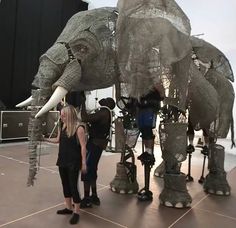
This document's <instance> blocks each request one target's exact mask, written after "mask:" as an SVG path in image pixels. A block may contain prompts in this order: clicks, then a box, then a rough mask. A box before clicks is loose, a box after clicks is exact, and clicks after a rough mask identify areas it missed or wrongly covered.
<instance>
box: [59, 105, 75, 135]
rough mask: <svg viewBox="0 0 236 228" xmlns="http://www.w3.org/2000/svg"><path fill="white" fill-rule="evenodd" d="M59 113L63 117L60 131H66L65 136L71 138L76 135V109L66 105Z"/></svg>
mask: <svg viewBox="0 0 236 228" xmlns="http://www.w3.org/2000/svg"><path fill="white" fill-rule="evenodd" d="M61 112H63V113H64V115H65V121H64V123H63V127H62V129H63V130H64V129H66V134H67V136H68V137H71V136H73V135H74V134H75V133H76V130H77V128H78V126H79V120H78V118H77V112H76V109H75V108H74V107H73V106H72V105H66V106H65V107H63V108H62V109H61Z"/></svg>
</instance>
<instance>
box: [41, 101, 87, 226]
mask: <svg viewBox="0 0 236 228" xmlns="http://www.w3.org/2000/svg"><path fill="white" fill-rule="evenodd" d="M60 118H61V121H60V126H59V130H58V135H57V137H56V138H51V139H48V138H47V139H45V141H47V142H51V143H59V153H58V159H57V163H56V164H57V166H58V167H59V173H60V177H61V182H62V187H63V194H64V197H65V204H66V208H64V209H62V210H58V211H57V214H73V215H72V217H71V219H70V224H76V223H77V222H78V221H79V206H80V201H81V198H80V194H79V190H78V177H79V172H80V170H82V172H83V173H84V172H86V140H85V138H86V137H85V124H84V123H82V122H81V121H80V120H79V119H78V117H77V112H76V110H75V108H74V107H73V106H72V105H67V106H64V107H63V108H62V109H61V111H60ZM73 204H74V212H73V208H72V205H73Z"/></svg>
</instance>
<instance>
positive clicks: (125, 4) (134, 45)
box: [117, 0, 191, 109]
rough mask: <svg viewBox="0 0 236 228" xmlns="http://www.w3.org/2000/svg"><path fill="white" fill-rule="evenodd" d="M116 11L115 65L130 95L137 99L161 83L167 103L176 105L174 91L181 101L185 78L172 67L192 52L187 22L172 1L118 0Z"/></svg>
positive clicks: (186, 80) (185, 82)
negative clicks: (117, 65)
mask: <svg viewBox="0 0 236 228" xmlns="http://www.w3.org/2000/svg"><path fill="white" fill-rule="evenodd" d="M118 11H119V17H118V21H117V46H118V48H117V51H118V63H119V69H120V72H121V79H122V80H123V81H124V82H126V85H127V90H128V91H129V94H130V95H131V96H133V97H139V96H141V95H143V94H145V93H147V92H148V91H149V90H150V89H151V88H152V87H153V85H155V84H156V83H160V82H161V83H162V84H163V86H164V88H165V91H166V97H170V99H169V100H168V101H167V100H166V101H167V102H168V103H169V104H170V103H171V102H172V103H171V104H173V105H175V106H178V104H179V102H178V101H177V99H176V101H175V102H173V101H174V100H175V98H176V97H175V96H176V91H178V93H179V95H178V98H180V97H181V98H180V99H181V100H184V99H185V98H184V96H185V94H186V88H187V86H188V75H183V74H180V73H178V72H176V71H178V69H179V68H177V67H173V65H174V64H175V63H177V62H180V61H181V60H183V59H184V58H185V57H186V56H187V55H189V53H190V52H191V43H190V40H189V36H190V30H191V28H190V23H189V19H188V18H187V16H186V15H185V14H184V12H183V11H182V10H181V8H180V7H179V6H178V5H177V3H176V2H175V1H173V0H165V1H164V0H155V1H154V0H151V1H145V0H133V1H124V0H120V1H118ZM182 65H183V64H182ZM187 65H189V64H187ZM187 65H186V66H185V67H186V69H188V67H189V66H187ZM177 74H178V76H176V77H175V76H174V75H177ZM180 75H181V76H180ZM179 81H181V83H182V85H181V87H179V86H180V84H179V83H178V82H179ZM171 85H174V86H172V87H171ZM170 87H171V88H170ZM172 88H173V89H172ZM174 90H175V91H174ZM182 103H184V102H182ZM180 106H182V107H180ZM179 108H180V109H185V107H183V105H179Z"/></svg>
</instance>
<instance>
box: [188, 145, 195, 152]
mask: <svg viewBox="0 0 236 228" xmlns="http://www.w3.org/2000/svg"><path fill="white" fill-rule="evenodd" d="M194 151H195V148H194V146H193V145H191V144H189V145H188V146H187V153H192V152H194Z"/></svg>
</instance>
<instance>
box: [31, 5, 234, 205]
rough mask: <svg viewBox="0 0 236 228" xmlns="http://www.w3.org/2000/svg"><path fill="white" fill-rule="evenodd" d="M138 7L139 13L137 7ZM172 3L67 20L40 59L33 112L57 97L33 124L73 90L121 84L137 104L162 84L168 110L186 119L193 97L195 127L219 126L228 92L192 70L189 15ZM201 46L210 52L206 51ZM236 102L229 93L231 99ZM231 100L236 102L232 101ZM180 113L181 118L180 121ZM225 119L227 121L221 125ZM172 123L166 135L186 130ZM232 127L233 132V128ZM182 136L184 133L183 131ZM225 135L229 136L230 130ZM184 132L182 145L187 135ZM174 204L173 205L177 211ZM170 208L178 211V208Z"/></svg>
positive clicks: (211, 78) (91, 13) (92, 12)
mask: <svg viewBox="0 0 236 228" xmlns="http://www.w3.org/2000/svg"><path fill="white" fill-rule="evenodd" d="M134 2H135V3H136V4H137V7H134V8H132V7H133V6H134V5H135V4H134V5H132V4H133V3H134ZM173 2H174V1H172V0H166V1H164V0H158V1H157V0H156V1H141V0H133V1H119V4H118V7H119V12H120V15H121V16H118V13H117V9H116V8H109V7H106V8H99V9H94V10H89V11H85V12H79V13H77V14H75V15H74V16H73V17H72V18H71V19H70V20H69V21H68V23H67V25H66V26H65V28H64V30H63V32H62V33H61V35H60V36H59V37H58V39H57V40H56V42H55V44H54V45H53V46H52V47H51V48H50V49H49V50H48V51H47V52H46V53H45V54H44V55H42V56H41V58H40V66H39V70H38V73H37V75H36V76H35V79H34V81H33V83H32V85H33V86H34V87H36V88H39V90H38V92H37V93H34V92H33V94H36V95H34V99H35V100H36V101H34V105H35V107H38V106H39V103H37V100H39V97H40V98H42V97H43V100H47V99H48V97H50V96H51V95H50V94H52V93H53V90H55V92H54V93H53V94H52V96H51V97H50V99H49V101H48V102H47V103H46V104H45V105H44V104H40V105H43V108H42V109H41V110H40V111H39V112H38V113H37V111H38V110H36V109H34V110H33V112H32V113H33V114H32V119H33V118H34V115H35V114H36V113H37V115H36V117H40V115H42V114H43V113H45V112H47V111H48V110H50V109H51V108H52V107H54V106H55V105H56V104H57V103H59V102H60V100H61V99H62V97H63V96H64V95H65V94H66V92H68V91H91V90H94V89H102V88H106V87H109V86H112V85H114V84H120V83H123V84H124V85H125V87H126V90H127V91H128V96H131V97H132V96H133V97H135V98H137V97H139V96H142V95H144V94H145V93H147V92H148V91H149V89H150V88H151V87H152V86H153V85H155V83H162V84H163V86H164V88H165V92H166V94H165V95H166V99H165V101H164V104H165V105H166V106H168V107H170V108H172V107H175V110H180V111H181V113H184V112H185V110H186V100H187V96H189V97H188V98H189V99H190V100H191V102H190V112H192V113H191V115H192V118H193V121H195V122H194V124H198V123H199V124H200V125H201V127H205V126H207V125H209V124H210V123H211V122H212V121H215V120H216V119H217V118H218V110H219V108H220V107H219V99H220V97H221V95H222V94H223V93H224V92H223V90H224V88H223V87H219V86H217V83H215V81H214V80H215V79H214V74H213V76H210V70H209V72H208V74H209V75H208V76H207V77H206V75H203V74H202V73H201V72H200V71H199V70H198V68H197V66H196V65H194V64H193V63H191V50H192V48H193V47H194V45H195V44H196V43H195V44H193V43H191V39H190V23H189V20H188V18H187V16H186V15H185V14H184V13H183V11H182V10H181V9H180V8H179V7H178V6H177V4H174V3H173ZM128 3H129V4H128ZM202 42H203V43H204V41H202ZM201 44H202V43H201ZM197 45H199V44H198V43H197ZM198 47H199V46H198ZM201 47H202V48H203V47H204V48H207V47H205V46H204V45H203V46H201ZM204 48H203V49H204ZM213 49H214V48H213ZM205 51H206V52H208V51H207V50H205ZM203 56H204V55H203ZM199 57H200V54H199ZM201 58H202V57H201ZM211 60H213V61H214V59H212V58H211V56H210V55H208V56H207V58H206V60H205V59H204V61H207V62H208V61H211ZM229 67H230V65H228V68H229ZM228 68H227V67H226V69H227V77H226V76H225V75H224V72H226V71H223V72H221V76H220V78H219V79H217V80H218V81H220V80H226V81H228V79H226V78H231V79H232V77H233V76H232V75H230V76H229V75H228V72H230V70H229V69H228ZM217 77H218V76H217ZM222 77H223V78H224V79H222ZM190 79H191V80H190ZM226 81H225V82H226ZM58 88H59V89H58ZM60 88H63V89H60ZM188 90H189V93H188ZM45 91H48V92H45ZM57 91H59V92H60V93H61V92H62V93H61V95H60V96H59V97H57V96H56V95H55V94H56V92H57ZM117 92H119V91H117ZM218 92H219V93H218ZM62 95H63V96H62ZM231 95H232V94H231V93H229V96H231ZM225 99H227V100H229V98H228V97H227V96H226V97H225V98H224V99H222V100H221V101H220V104H221V105H223V100H224V101H225ZM230 99H231V100H232V97H231V98H230ZM231 106H232V103H231ZM231 106H230V107H231ZM191 107H192V108H191ZM231 108H232V107H231ZM200 109H201V110H200ZM42 110H43V111H42ZM199 110H200V111H199ZM169 111H170V110H169ZM40 112H41V113H40ZM229 112H230V113H229ZM39 113H40V115H39ZM179 113H180V112H179V111H178V115H179ZM231 114H232V110H230V108H229V109H227V111H226V110H225V112H224V115H228V116H230V115H231ZM39 119H41V117H40V118H39ZM221 119H223V118H219V120H221ZM166 121H167V122H168V121H169V122H168V123H167V122H166V123H165V124H164V125H163V126H164V128H166V127H167V125H168V127H169V128H168V131H170V132H169V133H171V132H172V127H173V126H172V125H174V126H175V127H176V126H177V128H178V126H179V124H180V123H177V122H178V118H177V120H176V119H174V121H176V123H174V124H172V123H173V122H172V120H166ZM32 122H34V120H32ZM36 122H37V123H36ZM35 123H36V125H35V126H37V128H40V122H39V121H38V120H37V121H36V120H35ZM227 123H228V122H227ZM32 125H33V124H32ZM180 125H181V124H180ZM226 125H227V127H226V128H228V127H229V126H228V124H226ZM35 128H36V127H34V125H33V127H32V128H30V129H31V132H30V134H29V135H30V137H31V138H32V139H33V140H32V141H33V143H32V146H30V147H29V148H30V149H31V152H32V153H34V156H33V157H34V158H35V154H36V149H37V143H36V141H37V140H38V141H39V140H40V139H41V138H40V134H39V137H38V139H36V138H35V136H34V135H35V132H34V131H35ZM182 129H185V125H184V126H182ZM164 130H165V129H164ZM177 130H178V129H177ZM37 131H38V130H37ZM224 131H225V132H226V131H227V129H226V130H224ZM163 132H164V133H163V134H167V133H166V132H165V131H163ZM176 132H178V131H176ZM181 132H183V135H182V136H183V138H184V134H185V130H183V131H181ZM167 135H168V134H167ZM173 138H174V139H177V138H178V136H176V135H175V134H174V135H173ZM185 141H186V140H183V143H182V145H181V148H185V145H184V144H185V143H184V142H185ZM173 145H175V144H174V142H173ZM171 148H172V147H171ZM173 148H174V147H173ZM167 152H168V153H169V152H171V151H169V150H168V151H167ZM170 154H171V153H170ZM174 155H175V153H173V156H172V157H173V158H174V162H176V156H174ZM31 157H32V156H31ZM168 157H170V156H166V158H167V160H168ZM182 157H186V156H182ZM177 160H178V159H177ZM181 161H182V160H181ZM32 166H33V167H31V168H30V169H31V170H34V172H35V163H32ZM174 171H176V170H174ZM172 174H176V173H175V172H173V173H172ZM35 175H36V173H33V174H31V175H30V177H29V179H30V180H29V185H32V184H33V180H34V176H35ZM177 175H179V174H177ZM178 177H180V176H178ZM166 178H167V179H166V182H168V179H169V178H170V179H171V181H172V179H173V176H171V175H169V176H167V177H166ZM174 179H175V178H174ZM180 179H181V181H182V182H181V183H182V185H180V186H181V187H180V188H181V191H182V190H183V189H184V186H185V181H184V177H182V176H181V177H180ZM176 180H177V179H176ZM168 191H169V190H168V189H167V191H165V192H164V194H162V197H164V200H161V201H162V202H163V203H164V204H165V203H166V202H168V200H166V197H169V196H171V195H172V194H171V193H169V192H168ZM181 191H176V192H175V193H177V195H175V194H174V195H175V196H176V199H177V198H178V192H181ZM184 192H185V191H184ZM186 192H187V190H186ZM180 198H181V199H180V200H179V201H180V203H181V204H184V205H189V204H190V203H191V199H190V198H191V197H189V196H187V193H186V194H185V193H184V194H183V195H181V197H180ZM182 198H187V200H185V199H183V201H184V202H182ZM176 199H175V200H174V202H175V203H174V204H178V199H177V202H176ZM171 200H172V199H171ZM167 204H168V205H172V206H173V204H172V203H170V204H169V203H167Z"/></svg>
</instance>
